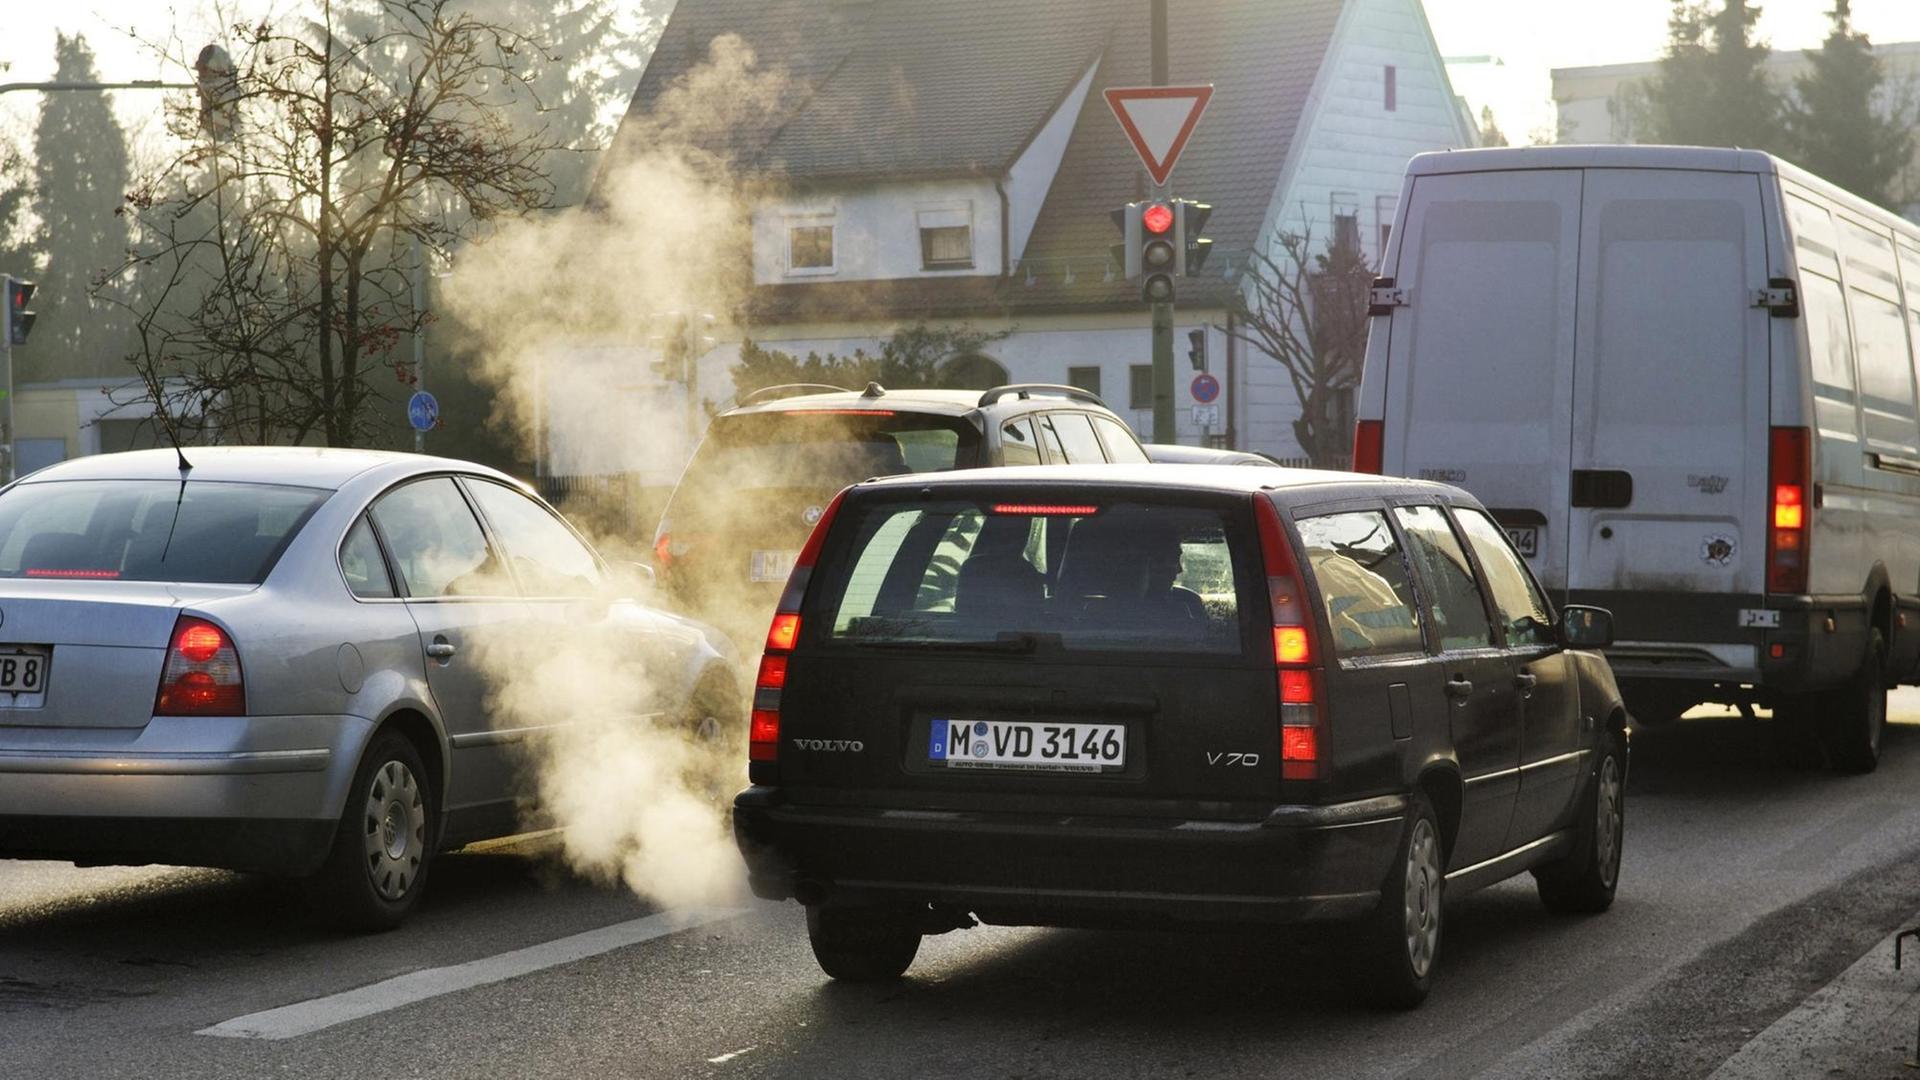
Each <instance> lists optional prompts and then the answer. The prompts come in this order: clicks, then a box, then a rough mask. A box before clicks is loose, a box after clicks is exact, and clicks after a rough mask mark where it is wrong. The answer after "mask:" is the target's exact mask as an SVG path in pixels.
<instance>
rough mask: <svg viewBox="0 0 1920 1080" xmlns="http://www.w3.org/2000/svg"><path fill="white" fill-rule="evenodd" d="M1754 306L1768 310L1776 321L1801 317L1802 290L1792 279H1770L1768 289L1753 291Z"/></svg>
mask: <svg viewBox="0 0 1920 1080" xmlns="http://www.w3.org/2000/svg"><path fill="white" fill-rule="evenodd" d="M1753 306H1754V307H1757V308H1766V309H1767V313H1768V314H1769V315H1772V316H1773V317H1774V318H1776V319H1797V318H1799V317H1800V288H1799V286H1797V285H1795V284H1794V281H1793V279H1792V278H1784V277H1777V278H1768V279H1767V287H1766V288H1764V289H1755V290H1753Z"/></svg>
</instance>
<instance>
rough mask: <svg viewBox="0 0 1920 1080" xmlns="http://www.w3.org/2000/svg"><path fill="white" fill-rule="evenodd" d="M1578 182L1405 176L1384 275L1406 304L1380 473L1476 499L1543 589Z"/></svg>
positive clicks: (1561, 454)
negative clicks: (1408, 189) (1399, 229)
mask: <svg viewBox="0 0 1920 1080" xmlns="http://www.w3.org/2000/svg"><path fill="white" fill-rule="evenodd" d="M1581 175H1582V174H1581V172H1580V170H1577V169H1543V170H1535V171H1526V172H1486V173H1466V174H1459V175H1440V176H1420V177H1417V178H1416V179H1415V180H1414V183H1413V190H1412V193H1411V196H1410V201H1409V207H1408V213H1407V217H1406V221H1407V224H1406V231H1405V235H1404V236H1403V237H1402V240H1401V243H1400V254H1399V261H1398V263H1397V265H1396V266H1394V267H1393V268H1392V275H1393V277H1394V278H1395V282H1396V285H1397V286H1398V287H1400V288H1401V289H1402V290H1403V293H1404V295H1405V297H1406V306H1403V307H1399V308H1397V309H1395V311H1394V314H1393V317H1392V323H1391V326H1390V327H1389V333H1390V335H1391V336H1390V339H1389V345H1388V365H1387V370H1386V415H1385V420H1386V424H1385V428H1386V435H1385V440H1386V441H1385V445H1384V448H1383V449H1384V454H1383V459H1382V460H1383V462H1384V465H1385V471H1386V472H1388V473H1398V474H1400V475H1402V476H1414V477H1421V478H1424V479H1430V480H1441V481H1445V482H1447V483H1453V484H1459V485H1461V486H1463V487H1465V488H1467V489H1468V490H1470V491H1472V492H1473V493H1474V494H1475V495H1478V496H1479V497H1480V500H1481V502H1482V503H1484V504H1485V505H1486V506H1487V507H1488V508H1489V509H1491V510H1492V511H1493V514H1494V517H1495V519H1496V520H1498V521H1499V522H1500V523H1501V524H1502V525H1504V526H1506V528H1507V530H1508V532H1509V534H1510V535H1512V536H1513V538H1514V543H1515V545H1516V546H1517V547H1518V548H1519V549H1520V551H1521V553H1522V554H1523V555H1525V556H1526V557H1527V558H1528V559H1529V560H1530V561H1531V562H1532V564H1533V568H1534V572H1535V574H1536V575H1538V576H1539V577H1540V578H1541V580H1543V581H1545V582H1547V583H1548V584H1549V587H1550V588H1551V587H1555V586H1558V585H1559V584H1560V583H1562V582H1563V581H1564V580H1565V577H1566V550H1567V540H1566V536H1567V523H1566V507H1567V503H1568V490H1567V488H1568V471H1569V466H1570V463H1571V461H1570V457H1569V447H1570V444H1571V437H1572V432H1571V424H1570V420H1571V412H1570V408H1569V406H1570V402H1571V400H1572V394H1573V358H1574V337H1575V331H1574V324H1575V319H1574V304H1575V299H1576V296H1577V293H1578V280H1577V273H1578V269H1579V257H1578V253H1579V239H1580V189H1581ZM1377 330H1378V327H1376V332H1377Z"/></svg>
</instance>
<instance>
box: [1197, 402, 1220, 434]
mask: <svg viewBox="0 0 1920 1080" xmlns="http://www.w3.org/2000/svg"><path fill="white" fill-rule="evenodd" d="M1193 426H1194V427H1203V428H1215V427H1219V426H1220V406H1218V405H1195V406H1194V407H1193Z"/></svg>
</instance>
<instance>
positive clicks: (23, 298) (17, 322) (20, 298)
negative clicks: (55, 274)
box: [0, 277, 34, 345]
mask: <svg viewBox="0 0 1920 1080" xmlns="http://www.w3.org/2000/svg"><path fill="white" fill-rule="evenodd" d="M0 281H5V282H6V286H7V295H6V304H5V307H6V309H7V311H6V315H7V340H8V341H10V342H12V343H13V344H15V345H25V344H26V343H27V335H28V334H30V333H32V332H33V312H31V311H28V310H27V301H28V300H31V299H32V298H33V290H34V284H33V282H31V281H21V280H20V279H19V278H15V277H9V278H0Z"/></svg>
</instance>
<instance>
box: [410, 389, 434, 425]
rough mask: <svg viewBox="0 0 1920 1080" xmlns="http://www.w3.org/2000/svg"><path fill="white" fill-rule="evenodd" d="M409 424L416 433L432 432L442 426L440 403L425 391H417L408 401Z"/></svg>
mask: <svg viewBox="0 0 1920 1080" xmlns="http://www.w3.org/2000/svg"><path fill="white" fill-rule="evenodd" d="M407 423H409V424H412V425H413V430H415V431H432V430H433V429H434V428H436V427H439V426H440V402H439V401H437V400H435V399H434V396H433V395H432V394H429V393H427V392H426V391H425V390H417V391H415V392H414V395H413V396H412V397H410V398H408V399H407Z"/></svg>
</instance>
